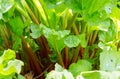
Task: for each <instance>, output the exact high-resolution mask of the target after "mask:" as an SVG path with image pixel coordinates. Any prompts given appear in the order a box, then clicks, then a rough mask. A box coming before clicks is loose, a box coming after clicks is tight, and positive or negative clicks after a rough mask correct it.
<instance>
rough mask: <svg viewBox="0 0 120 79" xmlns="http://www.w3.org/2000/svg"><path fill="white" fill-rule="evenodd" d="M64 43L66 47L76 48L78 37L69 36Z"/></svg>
mask: <svg viewBox="0 0 120 79" xmlns="http://www.w3.org/2000/svg"><path fill="white" fill-rule="evenodd" d="M64 43H65V44H66V45H67V46H68V47H76V46H78V45H79V43H80V40H79V38H78V36H75V35H69V36H68V37H66V38H65V40H64Z"/></svg>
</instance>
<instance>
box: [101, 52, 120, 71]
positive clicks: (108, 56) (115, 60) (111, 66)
mask: <svg viewBox="0 0 120 79" xmlns="http://www.w3.org/2000/svg"><path fill="white" fill-rule="evenodd" d="M119 58H120V53H119V52H117V51H116V50H108V51H105V50H104V51H103V52H102V53H101V54H100V69H101V70H105V71H114V70H120V63H119V62H120V59H119Z"/></svg>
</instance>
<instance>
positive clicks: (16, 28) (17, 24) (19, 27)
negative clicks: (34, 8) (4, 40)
mask: <svg viewBox="0 0 120 79" xmlns="http://www.w3.org/2000/svg"><path fill="white" fill-rule="evenodd" d="M9 24H10V28H11V30H12V31H13V33H15V34H16V35H18V36H21V35H22V33H23V29H24V28H25V26H24V24H23V21H22V19H21V18H20V17H15V18H13V19H11V20H10V21H9Z"/></svg>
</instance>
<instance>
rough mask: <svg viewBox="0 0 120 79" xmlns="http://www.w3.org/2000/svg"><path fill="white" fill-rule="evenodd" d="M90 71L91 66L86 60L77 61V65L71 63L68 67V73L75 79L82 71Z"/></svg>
mask: <svg viewBox="0 0 120 79" xmlns="http://www.w3.org/2000/svg"><path fill="white" fill-rule="evenodd" d="M91 69H92V65H91V63H90V62H89V61H87V60H79V61H77V63H73V64H71V65H70V67H69V69H68V70H69V71H70V72H71V73H72V74H73V76H74V77H75V78H76V76H77V75H79V74H80V73H81V72H83V71H89V70H91Z"/></svg>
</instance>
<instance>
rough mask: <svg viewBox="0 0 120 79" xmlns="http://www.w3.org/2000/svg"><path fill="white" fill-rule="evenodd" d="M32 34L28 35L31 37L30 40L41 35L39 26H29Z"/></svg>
mask: <svg viewBox="0 0 120 79" xmlns="http://www.w3.org/2000/svg"><path fill="white" fill-rule="evenodd" d="M30 29H31V31H32V33H30V35H31V36H32V38H35V39H37V38H39V37H40V36H41V35H42V33H41V27H40V26H37V25H35V24H31V27H30Z"/></svg>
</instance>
